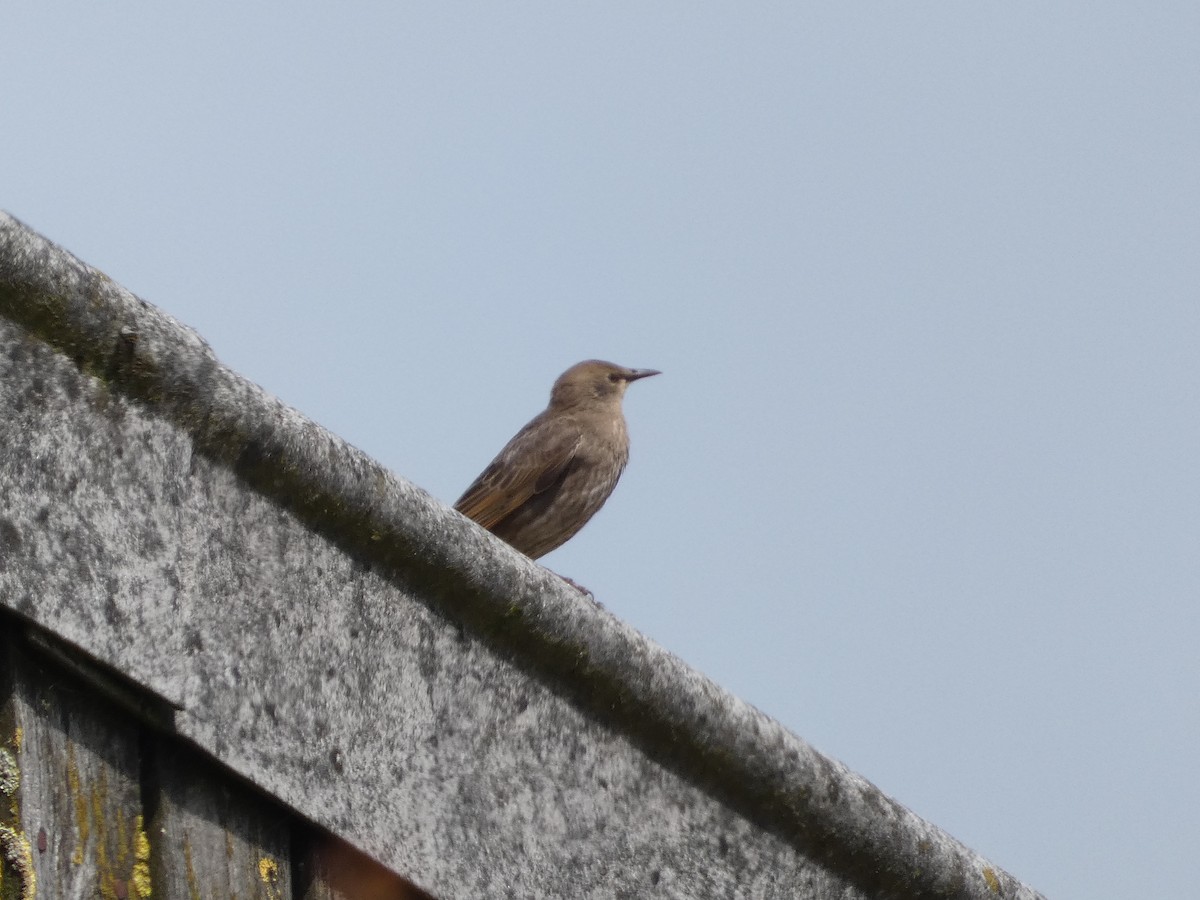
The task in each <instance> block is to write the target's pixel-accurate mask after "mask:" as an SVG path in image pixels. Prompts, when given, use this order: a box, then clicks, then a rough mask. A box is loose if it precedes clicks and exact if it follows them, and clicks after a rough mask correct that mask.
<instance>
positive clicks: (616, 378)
mask: <svg viewBox="0 0 1200 900" xmlns="http://www.w3.org/2000/svg"><path fill="white" fill-rule="evenodd" d="M608 380H609V381H611V382H612V383H613V384H616V383H617V382H618V381H620V380H621V376H620V375H618V374H617V373H616V372H610V373H609V376H608Z"/></svg>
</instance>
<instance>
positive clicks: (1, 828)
mask: <svg viewBox="0 0 1200 900" xmlns="http://www.w3.org/2000/svg"><path fill="white" fill-rule="evenodd" d="M10 873H11V874H12V875H15V876H16V877H17V890H18V891H19V893H16V894H13V895H12V896H14V897H16V898H18V900H33V898H34V897H36V896H37V873H36V872H34V870H33V853H32V852H30V849H29V841H27V840H25V835H23V834H21V833H20V832H19V831H14V830H13V829H11V828H9V827H8V826H6V825H0V887H3V884H4V882H5V881H6V880H7V879H8V876H9V874H10ZM5 896H8V894H7V892H6V893H5Z"/></svg>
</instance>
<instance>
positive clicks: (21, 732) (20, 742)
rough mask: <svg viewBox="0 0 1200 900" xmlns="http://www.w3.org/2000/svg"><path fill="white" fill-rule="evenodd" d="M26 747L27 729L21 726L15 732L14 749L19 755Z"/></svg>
mask: <svg viewBox="0 0 1200 900" xmlns="http://www.w3.org/2000/svg"><path fill="white" fill-rule="evenodd" d="M24 745H25V729H24V728H22V727H21V726H20V725H18V726H17V728H16V730H15V731H13V749H14V750H16V751H17V752H18V753H20V752H21V747H23V746H24Z"/></svg>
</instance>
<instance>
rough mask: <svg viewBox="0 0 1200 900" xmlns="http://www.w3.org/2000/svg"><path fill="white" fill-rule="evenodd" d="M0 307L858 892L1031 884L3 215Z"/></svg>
mask: <svg viewBox="0 0 1200 900" xmlns="http://www.w3.org/2000/svg"><path fill="white" fill-rule="evenodd" d="M0 315H2V316H4V317H5V318H8V319H9V320H11V321H13V322H15V323H17V324H19V325H21V326H22V327H24V328H25V329H27V330H28V331H30V332H32V333H33V334H35V335H36V336H38V337H39V338H40V339H41V340H43V341H45V342H46V343H48V344H50V345H52V346H54V347H56V348H57V349H58V350H59V351H60V352H61V353H63V354H65V355H66V356H68V357H69V358H71V359H73V360H74V361H75V363H76V365H78V366H79V367H80V368H81V369H82V370H84V371H86V372H88V373H90V374H92V375H94V376H96V377H98V378H102V379H104V380H105V381H106V382H107V383H109V384H110V385H111V387H112V388H113V389H114V390H117V391H120V392H122V393H124V394H125V395H127V396H129V397H130V398H132V399H134V400H136V401H137V402H139V403H140V404H142V405H143V406H144V407H145V408H147V409H148V410H150V411H151V412H152V414H154V415H157V416H160V417H162V418H164V419H166V420H168V421H170V422H172V423H173V424H174V425H175V427H177V428H179V429H181V430H183V431H185V432H187V433H188V434H189V435H190V436H191V438H192V440H193V442H194V445H195V447H196V449H197V450H198V451H199V452H201V453H204V454H205V455H207V456H208V457H209V458H211V459H214V460H216V461H219V462H221V463H223V464H225V465H227V466H228V467H230V468H231V469H232V470H233V471H234V472H236V473H237V475H238V476H239V477H240V478H241V479H242V480H243V482H244V483H246V484H247V485H249V486H250V487H252V488H253V489H254V490H257V491H259V492H260V493H262V494H264V495H266V496H268V497H269V498H271V499H272V500H273V501H274V502H276V503H278V504H279V505H280V506H282V507H284V508H286V509H288V510H290V511H291V512H292V513H293V514H294V515H296V516H297V517H298V518H300V519H301V520H302V521H304V522H305V523H306V524H307V525H308V526H309V527H311V528H313V529H314V530H316V531H319V532H320V533H322V534H324V535H325V536H326V537H327V538H329V539H330V540H332V541H333V542H335V543H336V544H338V545H339V546H341V547H342V548H343V550H344V551H345V552H347V553H349V554H352V555H354V556H356V557H358V558H361V559H363V560H366V561H369V562H370V563H371V564H372V565H374V566H376V567H378V570H379V571H381V572H384V573H387V574H388V576H389V577H392V578H395V579H397V580H398V581H400V582H402V583H403V584H405V585H406V586H407V587H408V588H409V589H411V590H412V591H413V592H414V593H416V594H418V595H420V596H421V597H423V598H425V600H426V602H427V603H428V604H429V605H430V607H431V608H432V609H434V610H435V611H436V612H438V613H439V614H441V615H444V616H446V617H447V618H450V619H452V620H454V621H457V622H460V623H462V624H463V625H465V626H466V627H468V628H470V629H471V630H472V631H473V632H474V633H476V634H478V635H480V636H481V638H482V639H483V640H485V641H487V642H488V643H489V644H490V645H491V646H493V647H494V649H496V650H497V651H498V652H500V653H502V654H503V655H504V656H505V657H506V658H508V659H509V660H511V661H512V662H513V663H514V664H516V665H517V666H519V667H521V668H523V669H524V670H525V671H527V672H528V673H530V674H531V675H534V676H536V677H538V678H539V679H540V680H542V681H543V682H544V683H547V684H549V685H551V686H552V687H553V688H554V689H555V690H557V691H559V692H560V693H562V694H564V695H566V696H568V697H570V698H571V700H572V702H574V703H575V704H576V705H577V706H578V707H579V708H581V709H582V710H584V711H585V712H587V713H588V714H589V715H591V716H592V717H594V718H597V719H599V720H602V721H603V722H604V723H605V724H606V725H607V726H608V727H611V728H613V729H614V730H617V731H620V732H622V733H624V734H626V735H627V736H628V737H629V738H630V739H631V740H633V741H634V742H635V743H637V744H638V745H639V746H641V747H642V748H643V750H644V751H645V752H646V753H647V754H649V755H650V756H651V757H652V758H654V759H656V760H657V761H658V762H660V763H661V764H663V765H666V766H668V767H670V768H672V769H673V770H674V771H676V772H678V773H679V774H681V775H683V776H684V777H686V778H688V779H689V780H691V781H692V782H693V783H696V784H698V785H700V786H702V787H703V788H704V789H705V790H707V791H709V792H710V793H712V794H713V795H714V796H718V797H720V798H721V799H722V800H723V801H724V802H726V803H728V804H729V805H730V806H731V807H732V808H735V809H736V810H737V811H738V812H739V813H741V814H742V815H744V816H746V817H747V818H748V819H750V820H751V821H754V822H756V823H757V824H759V825H760V826H761V827H764V828H766V829H768V830H770V831H772V832H773V833H775V834H777V835H779V836H781V837H782V838H784V839H785V840H788V841H789V842H791V843H792V844H793V845H794V846H797V847H798V848H799V849H801V850H802V851H803V852H805V853H806V854H808V855H810V856H811V857H813V858H814V859H817V860H819V861H820V862H822V863H823V864H824V865H826V866H828V867H829V868H831V869H833V870H835V871H837V872H838V873H839V874H842V875H843V876H844V877H846V878H848V879H849V880H851V881H853V882H854V883H856V884H858V885H859V886H860V887H862V888H863V889H864V890H868V891H871V892H876V893H885V894H888V895H893V894H894V895H897V896H915V895H921V896H942V897H980V898H984V897H987V898H996V897H1008V898H1036V897H1039V896H1040V895H1039V894H1037V893H1036V892H1035V891H1033V890H1032V889H1030V888H1028V887H1027V886H1025V885H1023V884H1022V883H1020V882H1018V881H1017V880H1016V879H1014V878H1013V877H1012V876H1010V875H1008V874H1007V873H1005V872H1004V871H1003V870H1001V869H999V868H998V867H996V866H993V865H991V864H990V863H989V862H987V861H986V860H985V859H983V858H982V857H980V856H979V855H977V854H976V853H974V852H973V851H972V850H970V849H969V848H967V847H965V846H963V845H962V844H960V843H959V842H958V841H956V840H955V839H953V838H952V837H950V836H949V835H947V834H945V833H944V832H942V831H941V830H939V829H938V828H936V827H935V826H933V825H931V824H929V823H927V822H925V821H924V820H922V819H921V818H919V817H918V816H916V815H915V814H914V813H912V812H910V811H909V810H908V809H906V808H905V807H903V806H901V805H900V804H899V803H897V802H895V801H894V800H892V799H891V798H889V797H887V796H886V795H885V794H883V793H882V792H881V791H880V790H879V789H878V788H876V787H875V786H874V785H872V784H871V783H869V782H868V781H866V780H865V779H863V778H861V777H859V776H857V775H855V774H854V773H852V772H850V771H849V770H848V769H846V768H845V767H844V766H842V765H841V764H840V763H837V762H835V761H833V760H830V759H828V758H827V757H824V756H822V755H821V754H820V753H818V752H817V751H816V750H814V749H813V748H812V747H810V746H809V745H808V744H807V743H805V742H804V741H803V740H802V739H800V738H799V737H797V736H796V735H794V734H792V733H791V732H790V731H788V730H787V729H785V728H784V727H783V726H782V725H780V724H779V723H778V722H776V721H775V720H773V719H771V718H769V717H768V716H766V715H764V714H763V713H761V712H760V711H758V710H757V709H755V708H753V707H752V706H750V705H749V704H747V703H745V702H744V701H741V700H739V699H738V698H736V697H734V696H733V695H731V694H730V693H728V692H727V691H725V690H724V689H722V688H721V687H719V686H718V685H716V684H715V683H713V682H712V681H711V680H709V679H708V678H706V677H705V676H703V675H701V674H700V673H698V672H696V671H695V670H694V669H692V668H690V667H689V666H687V665H686V664H685V663H683V662H682V661H681V660H679V659H678V658H677V657H675V656H673V655H672V654H670V653H668V652H667V651H665V650H664V649H663V648H661V647H659V646H658V645H656V644H654V643H653V642H651V641H650V640H649V639H647V638H646V637H644V636H643V635H641V634H639V633H638V632H637V631H635V630H634V629H633V628H631V627H629V626H628V625H626V624H624V623H622V622H620V621H619V620H617V619H616V618H615V617H613V616H612V615H611V614H609V613H607V612H605V611H604V610H602V609H600V608H598V607H596V606H595V605H593V604H591V603H586V602H580V599H579V596H578V594H577V593H576V592H575V591H574V590H573V589H572V588H570V587H568V586H567V585H565V584H564V583H563V582H562V581H561V580H559V579H558V578H557V577H555V576H554V575H553V574H552V573H550V572H548V571H547V570H545V569H543V568H542V567H540V566H538V565H537V564H536V563H533V562H532V561H530V560H528V559H527V558H525V557H524V556H522V555H521V554H519V553H517V552H516V551H514V550H512V549H511V548H509V547H508V546H507V545H505V544H503V543H502V542H500V541H499V540H497V539H495V538H493V537H492V536H491V535H488V534H487V533H486V532H484V531H483V530H482V529H480V528H478V527H477V526H476V525H475V524H474V523H471V522H469V521H467V520H466V519H465V518H463V517H462V516H460V515H458V514H457V513H456V512H454V511H453V510H451V509H449V508H447V507H446V506H444V505H443V504H441V503H440V502H438V501H437V500H435V499H434V498H433V497H431V496H430V495H429V494H427V493H426V492H425V491H423V490H421V489H420V488H418V487H416V486H415V485H413V484H411V483H409V482H408V481H406V480H404V479H403V478H400V477H398V476H396V475H394V474H392V473H391V472H389V471H387V470H386V469H384V468H383V467H382V466H380V465H379V464H378V463H376V462H375V461H373V460H372V459H370V458H369V457H367V456H366V455H365V454H363V453H361V452H360V451H358V450H356V449H355V448H353V447H351V446H350V445H348V444H347V443H346V442H344V441H343V440H341V439H340V438H338V437H337V436H335V435H333V434H331V433H329V432H328V431H327V430H325V429H324V428H322V427H321V426H319V425H317V424H316V423H314V422H312V421H311V420H309V419H307V418H306V417H304V416H303V415H301V414H300V413H298V412H296V411H295V410H293V409H291V408H290V407H288V406H286V405H284V404H283V403H282V402H280V401H279V400H278V399H277V398H275V397H273V396H271V395H270V394H268V393H267V392H266V391H264V390H262V389H261V388H259V387H258V386H257V385H254V384H252V383H250V382H249V381H247V380H246V379H244V378H242V377H241V376H239V375H237V374H236V373H234V372H232V371H231V370H229V369H228V368H226V367H224V366H223V365H221V363H220V362H219V361H218V360H217V358H216V356H215V355H214V353H213V352H212V350H211V348H210V347H209V346H208V344H207V343H205V341H204V340H203V339H202V338H200V336H199V335H197V334H196V333H195V332H194V331H193V330H192V329H190V328H187V327H186V326H184V325H182V324H180V323H179V322H177V321H176V320H174V319H172V318H171V317H170V316H168V315H167V314H165V313H163V312H162V311H161V310H159V309H157V308H156V307H154V306H152V305H151V304H149V303H147V302H145V301H143V300H141V299H139V298H138V297H136V296H135V295H133V294H132V293H130V292H129V291H127V290H125V289H124V288H122V287H120V286H119V285H118V284H116V283H115V282H113V281H112V280H111V279H110V278H108V277H107V276H105V275H104V274H103V273H102V272H100V271H98V270H96V269H93V268H91V267H90V266H88V265H87V264H85V263H83V262H81V261H80V260H78V259H76V258H75V257H74V256H72V255H71V254H70V253H68V252H67V251H65V250H63V249H61V248H59V247H58V246H56V245H54V244H53V243H51V242H50V241H48V240H46V239H45V238H43V237H41V236H40V235H38V234H37V233H36V232H34V231H32V230H31V229H29V228H28V227H26V226H25V225H23V224H22V223H20V222H19V221H17V220H16V219H15V218H13V217H11V216H10V215H8V214H6V213H3V212H0ZM148 687H150V688H151V689H153V688H154V686H153V685H148Z"/></svg>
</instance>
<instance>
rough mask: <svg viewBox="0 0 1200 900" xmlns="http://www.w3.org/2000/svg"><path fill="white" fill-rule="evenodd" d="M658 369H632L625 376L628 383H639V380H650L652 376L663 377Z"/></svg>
mask: <svg viewBox="0 0 1200 900" xmlns="http://www.w3.org/2000/svg"><path fill="white" fill-rule="evenodd" d="M661 374H662V372H660V371H658V369H630V370H629V373H628V374H627V375H626V376H625V380H626V381H637V380H638V379H639V378H649V377H650V376H651V375H661Z"/></svg>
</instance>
